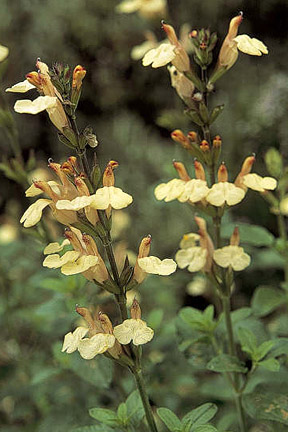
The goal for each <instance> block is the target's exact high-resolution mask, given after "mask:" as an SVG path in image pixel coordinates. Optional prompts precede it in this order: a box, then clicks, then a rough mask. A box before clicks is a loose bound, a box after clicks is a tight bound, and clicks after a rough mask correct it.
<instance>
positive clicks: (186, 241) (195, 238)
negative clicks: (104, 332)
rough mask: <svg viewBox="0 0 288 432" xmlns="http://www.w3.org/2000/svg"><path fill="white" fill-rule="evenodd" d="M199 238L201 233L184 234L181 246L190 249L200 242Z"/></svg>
mask: <svg viewBox="0 0 288 432" xmlns="http://www.w3.org/2000/svg"><path fill="white" fill-rule="evenodd" d="M199 240H200V235H199V234H194V233H188V234H184V235H183V237H182V239H181V242H180V248H181V249H188V248H190V247H194V246H196V244H197V243H199Z"/></svg>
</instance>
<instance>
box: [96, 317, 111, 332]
mask: <svg viewBox="0 0 288 432" xmlns="http://www.w3.org/2000/svg"><path fill="white" fill-rule="evenodd" d="M98 320H99V322H100V325H101V327H102V329H103V331H104V333H109V334H113V326H112V323H111V321H110V319H109V317H108V315H106V314H103V313H102V312H99V314H98Z"/></svg>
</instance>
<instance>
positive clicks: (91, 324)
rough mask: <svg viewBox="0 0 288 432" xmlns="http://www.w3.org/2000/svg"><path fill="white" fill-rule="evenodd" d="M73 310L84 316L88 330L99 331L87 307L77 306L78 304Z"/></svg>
mask: <svg viewBox="0 0 288 432" xmlns="http://www.w3.org/2000/svg"><path fill="white" fill-rule="evenodd" d="M75 310H76V312H77V313H78V314H79V315H81V316H82V317H83V318H84V320H85V321H86V323H87V324H88V327H89V330H92V332H94V334H96V333H97V331H99V326H97V323H96V322H95V320H94V319H93V317H92V314H91V312H90V311H89V310H88V309H87V308H85V307H79V306H78V305H76V308H75Z"/></svg>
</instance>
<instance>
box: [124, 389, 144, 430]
mask: <svg viewBox="0 0 288 432" xmlns="http://www.w3.org/2000/svg"><path fill="white" fill-rule="evenodd" d="M126 407H127V414H128V417H129V421H130V423H132V424H133V425H135V426H138V424H139V423H140V422H141V420H142V419H143V417H144V415H145V411H144V408H143V404H142V401H141V397H140V394H139V392H138V390H134V391H133V392H132V393H131V394H130V395H129V396H128V398H127V399H126Z"/></svg>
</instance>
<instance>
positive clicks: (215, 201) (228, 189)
mask: <svg viewBox="0 0 288 432" xmlns="http://www.w3.org/2000/svg"><path fill="white" fill-rule="evenodd" d="M244 196H245V192H244V191H243V189H241V188H239V187H237V186H235V185H234V184H233V183H229V182H219V183H215V184H214V185H213V186H212V188H211V189H210V191H209V192H208V194H207V196H206V200H207V201H208V203H209V204H212V205H214V206H216V207H221V206H223V205H224V204H225V203H226V204H228V205H229V206H232V205H235V204H238V203H239V202H240V201H242V200H243V198H244Z"/></svg>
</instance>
